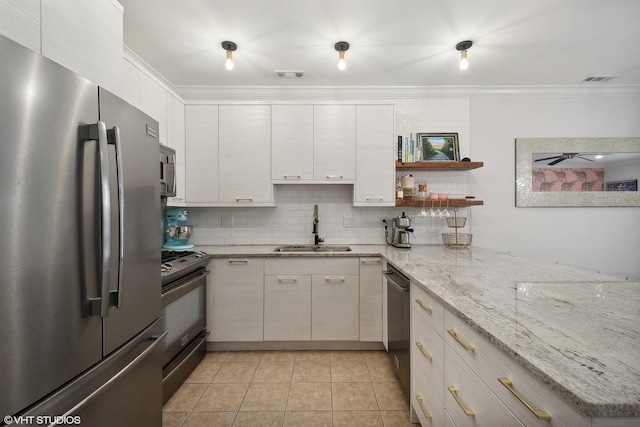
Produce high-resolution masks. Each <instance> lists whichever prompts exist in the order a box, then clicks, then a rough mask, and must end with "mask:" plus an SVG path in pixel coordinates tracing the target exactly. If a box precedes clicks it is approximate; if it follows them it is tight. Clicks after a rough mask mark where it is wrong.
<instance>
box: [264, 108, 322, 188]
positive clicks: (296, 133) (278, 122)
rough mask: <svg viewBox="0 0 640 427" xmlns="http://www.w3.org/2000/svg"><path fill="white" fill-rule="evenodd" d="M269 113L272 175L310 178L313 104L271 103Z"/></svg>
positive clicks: (286, 178) (282, 178)
mask: <svg viewBox="0 0 640 427" xmlns="http://www.w3.org/2000/svg"><path fill="white" fill-rule="evenodd" d="M271 114H272V118H271V144H272V146H271V178H272V179H273V180H274V182H276V181H279V182H283V183H284V182H286V183H288V182H296V181H302V180H307V182H308V181H310V180H313V105H273V106H271Z"/></svg>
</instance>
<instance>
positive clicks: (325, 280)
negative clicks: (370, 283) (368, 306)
mask: <svg viewBox="0 0 640 427" xmlns="http://www.w3.org/2000/svg"><path fill="white" fill-rule="evenodd" d="M354 261H357V260H354ZM358 288H359V284H358V275H357V274H317V275H313V276H312V278H311V339H312V340H314V341H357V340H359V339H360V327H359V315H358V314H359V313H358V312H359V291H358Z"/></svg>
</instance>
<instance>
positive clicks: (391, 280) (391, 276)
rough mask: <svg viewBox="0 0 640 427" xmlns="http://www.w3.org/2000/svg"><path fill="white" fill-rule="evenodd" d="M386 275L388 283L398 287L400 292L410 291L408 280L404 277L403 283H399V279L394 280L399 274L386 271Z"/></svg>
mask: <svg viewBox="0 0 640 427" xmlns="http://www.w3.org/2000/svg"><path fill="white" fill-rule="evenodd" d="M384 275H385V277H386V278H387V283H390V284H391V285H392V286H393V287H394V288H396V289H397V290H399V291H400V292H409V283H408V282H407V281H406V280H402V279H401V281H402V282H403V283H399V282H398V281H396V280H394V277H397V274H394V272H393V271H385V272H384ZM403 285H404V286H403Z"/></svg>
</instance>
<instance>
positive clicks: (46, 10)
mask: <svg viewBox="0 0 640 427" xmlns="http://www.w3.org/2000/svg"><path fill="white" fill-rule="evenodd" d="M41 7H42V8H41V28H42V47H41V48H42V54H43V55H44V56H46V57H48V58H50V59H53V60H54V61H56V62H57V63H59V64H62V65H64V66H65V67H67V68H69V69H70V70H73V71H75V72H76V73H78V74H80V75H81V76H83V77H85V78H87V79H89V80H91V81H92V82H94V83H97V84H98V85H100V86H102V87H104V88H105V89H107V90H108V91H110V92H112V93H114V94H116V95H118V96H122V94H123V87H122V66H123V62H124V61H123V60H122V56H123V52H124V50H123V46H124V45H123V34H124V33H123V8H122V6H120V5H119V4H118V3H117V2H114V1H110V0H98V1H83V2H82V5H81V6H79V5H78V2H76V1H70V0H64V1H62V0H59V1H53V0H43V1H42V2H41ZM151 116H152V117H153V118H154V119H156V120H158V121H160V119H159V118H158V117H155V116H153V115H151Z"/></svg>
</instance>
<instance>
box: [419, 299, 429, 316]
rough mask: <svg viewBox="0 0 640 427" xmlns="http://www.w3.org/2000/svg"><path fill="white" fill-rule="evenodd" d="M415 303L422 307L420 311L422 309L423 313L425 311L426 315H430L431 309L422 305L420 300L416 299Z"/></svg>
mask: <svg viewBox="0 0 640 427" xmlns="http://www.w3.org/2000/svg"><path fill="white" fill-rule="evenodd" d="M416 302H417V303H418V305H419V306H420V307H422V309H423V310H424V311H426V312H427V313H429V314H431V312H432V310H431V307H427V306H425V305H424V303H423V302H422V300H421V299H420V298H418V299H417V300H416Z"/></svg>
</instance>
